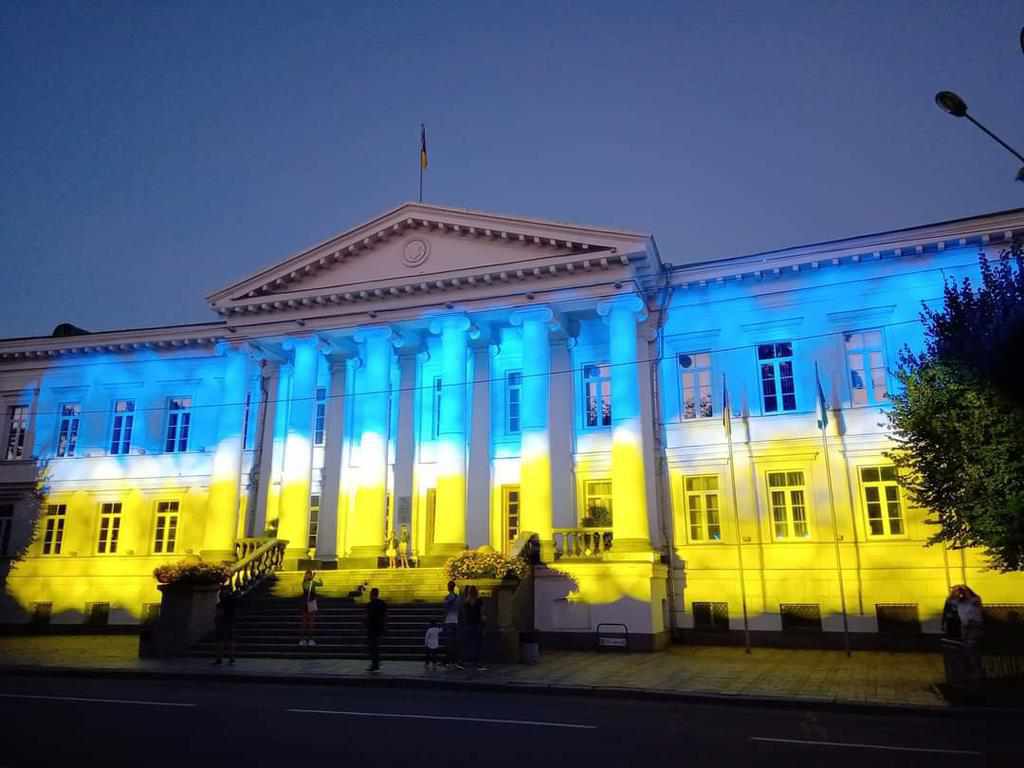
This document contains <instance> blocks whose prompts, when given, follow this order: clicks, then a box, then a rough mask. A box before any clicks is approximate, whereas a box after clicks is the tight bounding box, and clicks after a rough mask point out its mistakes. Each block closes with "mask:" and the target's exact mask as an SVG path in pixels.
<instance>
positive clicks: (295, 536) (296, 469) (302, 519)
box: [277, 339, 318, 559]
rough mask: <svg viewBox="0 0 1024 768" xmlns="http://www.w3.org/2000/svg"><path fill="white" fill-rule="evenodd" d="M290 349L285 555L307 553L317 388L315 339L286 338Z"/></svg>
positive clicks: (281, 533) (281, 527) (282, 530)
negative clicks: (286, 545) (290, 379)
mask: <svg viewBox="0 0 1024 768" xmlns="http://www.w3.org/2000/svg"><path fill="white" fill-rule="evenodd" d="M285 348H286V349H291V350H292V355H293V357H292V366H293V371H292V391H291V407H290V408H289V413H288V436H287V437H286V438H285V444H284V472H283V473H282V476H281V507H280V517H279V522H278V528H277V535H278V538H281V539H285V540H286V541H287V542H288V549H287V553H288V558H289V559H291V558H292V557H295V558H301V557H305V555H306V550H307V547H306V543H307V541H306V532H307V527H308V525H309V487H310V473H311V472H312V468H313V414H314V398H315V392H316V366H317V356H318V355H317V343H316V341H315V340H313V339H301V340H289V341H287V342H285Z"/></svg>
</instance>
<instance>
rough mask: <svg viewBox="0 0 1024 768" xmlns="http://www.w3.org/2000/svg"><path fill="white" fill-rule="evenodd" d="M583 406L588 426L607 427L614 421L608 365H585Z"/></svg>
mask: <svg viewBox="0 0 1024 768" xmlns="http://www.w3.org/2000/svg"><path fill="white" fill-rule="evenodd" d="M583 394H584V396H585V402H584V407H583V413H584V419H585V422H586V425H587V426H588V427H607V426H609V425H610V424H611V423H612V379H611V373H610V371H609V368H608V366H607V365H585V366H583Z"/></svg>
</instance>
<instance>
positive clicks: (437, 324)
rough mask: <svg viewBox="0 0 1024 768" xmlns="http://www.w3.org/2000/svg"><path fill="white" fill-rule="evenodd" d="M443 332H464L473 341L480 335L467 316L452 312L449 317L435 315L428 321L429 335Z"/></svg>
mask: <svg viewBox="0 0 1024 768" xmlns="http://www.w3.org/2000/svg"><path fill="white" fill-rule="evenodd" d="M444 331H466V332H468V333H469V337H470V338H472V339H475V338H477V337H478V336H479V335H480V329H479V328H477V327H476V326H475V325H474V324H473V321H472V320H470V318H469V315H466V314H464V313H462V312H454V313H452V314H449V315H437V316H435V317H432V318H431V319H430V332H431V333H433V334H440V333H443V332H444Z"/></svg>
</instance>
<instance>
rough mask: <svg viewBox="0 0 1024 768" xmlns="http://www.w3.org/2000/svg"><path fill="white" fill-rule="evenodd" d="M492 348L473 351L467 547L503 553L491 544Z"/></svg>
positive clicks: (498, 543) (483, 346) (495, 543)
mask: <svg viewBox="0 0 1024 768" xmlns="http://www.w3.org/2000/svg"><path fill="white" fill-rule="evenodd" d="M490 379H491V349H490V345H488V344H484V345H481V346H478V347H474V348H473V393H472V396H471V398H470V402H471V403H472V418H471V420H470V438H469V469H468V471H467V474H466V479H467V482H468V483H469V489H468V494H467V509H466V544H467V545H468V546H469V547H470V548H473V547H479V546H481V545H483V544H490V545H491V546H492V547H494V548H495V549H497V550H498V551H501V542H500V541H491V540H490V538H491V381H490Z"/></svg>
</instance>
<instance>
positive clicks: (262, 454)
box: [252, 360, 281, 536]
mask: <svg viewBox="0 0 1024 768" xmlns="http://www.w3.org/2000/svg"><path fill="white" fill-rule="evenodd" d="M280 374H281V367H280V365H279V364H278V363H277V362H276V361H273V360H263V361H262V363H261V370H260V376H261V382H260V383H261V385H262V386H261V387H260V391H261V393H262V392H266V400H265V401H264V402H262V403H260V408H261V409H262V412H261V413H259V414H258V418H259V419H260V422H259V423H260V424H262V425H263V433H262V434H260V432H259V430H258V429H257V432H256V434H257V439H258V440H260V446H259V459H260V464H259V468H258V470H257V475H256V483H257V485H256V512H255V519H254V520H253V529H252V530H253V535H254V536H262V535H263V533H264V531H266V528H267V522H268V520H270V519H272V518H273V519H276V518H277V511H276V509H275V510H274V514H273V515H268V513H267V512H268V510H267V506H268V504H269V503H270V501H271V499H275V501H274V503H275V504H276V497H274V496H273V495H272V494H271V488H272V486H273V481H274V424H275V423H276V421H277V414H278V412H279V408H278V404H277V400H278V391H279V384H280V381H281V376H280Z"/></svg>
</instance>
